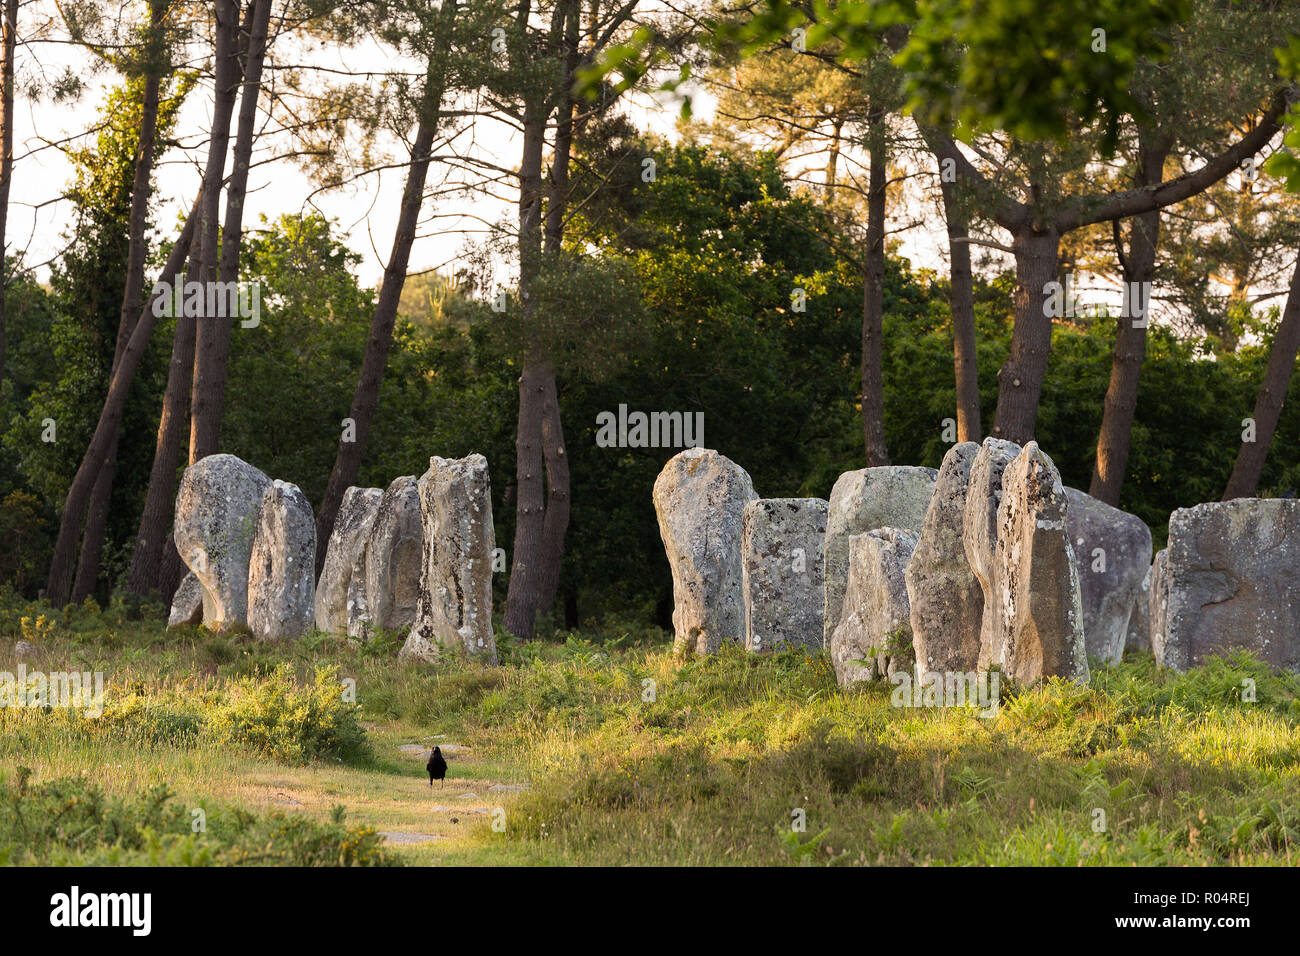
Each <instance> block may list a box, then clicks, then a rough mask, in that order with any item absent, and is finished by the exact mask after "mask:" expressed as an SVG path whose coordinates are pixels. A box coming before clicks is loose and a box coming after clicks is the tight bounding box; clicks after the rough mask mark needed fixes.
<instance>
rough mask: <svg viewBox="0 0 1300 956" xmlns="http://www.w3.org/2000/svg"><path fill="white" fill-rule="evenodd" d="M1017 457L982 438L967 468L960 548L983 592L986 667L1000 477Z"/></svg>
mask: <svg viewBox="0 0 1300 956" xmlns="http://www.w3.org/2000/svg"><path fill="white" fill-rule="evenodd" d="M1019 454H1020V446H1019V445H1017V444H1016V443H1015V442H1010V441H1004V440H1002V439H1001V438H986V439H984V443H983V444H982V445H980V450H979V452H977V453H976V455H975V460H974V461H973V462H971V466H970V480H969V481H968V482H967V485H966V510H965V515H964V518H963V521H962V549H963V550H964V551H965V552H966V562H967V563H968V564H969V565H970V569H971V573H972V574H974V575H975V580H976V581H978V582H979V585H980V590H981V592H982V593H983V604H984V611H983V616H982V618H981V620H980V652H979V660H978V666H979V669H980V670H984V669H985V668H987V667H988V666H989V665H990V664H991V663H992V660H993V651H994V644H995V639H994V631H995V627H996V623H997V590H996V587H995V584H994V580H993V579H994V575H995V573H996V570H997V543H998V506H999V505H1000V504H1001V503H1002V476H1003V474H1004V473H1005V471H1006V468H1007V465H1009V464H1011V463H1012V462H1013V461H1015V459H1016V456H1017V455H1019Z"/></svg>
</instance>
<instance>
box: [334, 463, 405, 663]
mask: <svg viewBox="0 0 1300 956" xmlns="http://www.w3.org/2000/svg"><path fill="white" fill-rule="evenodd" d="M422 520H423V519H422V518H421V515H420V489H419V485H418V482H417V481H416V479H415V476H414V475H406V476H403V477H401V478H398V479H396V480H395V481H394V482H393V483H392V484H390V485H389V486H388V488H387V490H385V491H384V493H383V495H382V496H381V497H380V500H379V506H378V508H377V509H376V511H375V515H374V519H373V520H372V521H371V523H370V532H369V534H367V535H366V538H365V542H364V543H363V545H362V547H361V548H360V551H359V553H358V555H357V560H356V561H355V562H354V564H353V569H352V575H351V580H350V581H349V583H348V635H349V636H351V637H355V638H360V639H362V640H366V639H368V638H369V637H370V635H371V634H372V633H373V632H374V631H375V630H385V631H397V630H405V629H406V628H409V627H410V626H411V623H412V622H413V621H414V620H415V604H416V600H417V598H418V597H419V592H420V562H421V559H422V554H423V547H424V531H423V526H422Z"/></svg>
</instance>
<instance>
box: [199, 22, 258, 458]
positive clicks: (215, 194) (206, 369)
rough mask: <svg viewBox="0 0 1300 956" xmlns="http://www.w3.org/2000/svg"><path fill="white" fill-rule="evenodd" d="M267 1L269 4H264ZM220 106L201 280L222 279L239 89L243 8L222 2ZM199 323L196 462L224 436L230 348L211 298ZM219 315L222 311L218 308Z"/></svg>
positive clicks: (208, 172)
mask: <svg viewBox="0 0 1300 956" xmlns="http://www.w3.org/2000/svg"><path fill="white" fill-rule="evenodd" d="M258 2H263V0H258ZM215 8H216V9H215V13H216V56H215V61H216V62H215V82H214V87H215V94H214V97H215V103H214V106H213V119H212V130H211V138H210V140H209V144H208V163H207V168H206V169H205V170H204V174H203V183H204V187H205V190H206V193H205V198H204V203H203V229H202V232H201V233H200V239H199V256H198V259H199V281H200V282H203V283H209V282H215V281H216V280H217V265H218V263H217V258H218V256H219V255H220V252H219V246H220V241H221V233H220V227H219V223H218V218H219V216H220V212H221V190H220V188H215V189H214V188H212V184H214V183H215V184H217V186H218V187H219V186H220V184H221V182H222V181H223V180H224V178H225V172H226V153H227V151H228V150H229V149H230V119H231V114H232V113H233V112H234V109H235V96H236V93H237V91H238V88H239V80H240V75H239V74H240V65H239V8H238V6H237V5H236V3H235V0H216V3H215ZM204 298H205V306H204V309H203V314H202V315H200V316H199V317H198V319H197V322H196V338H195V344H194V381H193V386H192V388H191V392H190V458H189V461H190V464H191V465H192V464H194V463H195V462H196V461H198V460H199V459H201V458H206V457H207V456H208V455H212V454H215V453H216V452H217V449H218V447H219V443H220V438H221V413H222V408H223V406H224V400H225V380H226V370H225V358H226V356H227V354H228V350H229V348H230V319H228V318H223V317H221V316H218V315H209V314H208V312H207V305H206V300H207V299H208V298H209V297H207V296H205V297H204ZM218 311H219V310H218Z"/></svg>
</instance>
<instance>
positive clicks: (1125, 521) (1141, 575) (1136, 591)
mask: <svg viewBox="0 0 1300 956" xmlns="http://www.w3.org/2000/svg"><path fill="white" fill-rule="evenodd" d="M1065 494H1066V497H1067V498H1068V499H1069V510H1068V512H1067V519H1066V527H1067V530H1068V531H1069V536H1070V543H1071V545H1072V546H1073V548H1074V557H1075V560H1076V561H1077V562H1078V566H1079V590H1080V596H1081V598H1082V601H1083V637H1084V642H1085V644H1086V646H1087V648H1088V653H1089V654H1090V655H1092V656H1093V657H1096V658H1100V659H1101V660H1103V661H1108V662H1111V663H1119V661H1120V659H1121V658H1122V657H1123V656H1124V644H1125V641H1126V640H1127V639H1128V624H1129V618H1130V617H1131V616H1132V613H1133V609H1134V607H1135V606H1136V604H1137V603H1138V599H1139V597H1141V596H1143V595H1142V582H1143V580H1144V579H1145V578H1146V575H1147V572H1148V571H1149V570H1150V568H1151V529H1150V528H1148V527H1147V526H1146V522H1144V521H1143V520H1142V519H1141V518H1139V517H1138V516H1137V515H1131V514H1129V513H1128V512H1126V511H1121V510H1119V509H1118V508H1112V507H1111V506H1110V505H1108V504H1106V503H1105V502H1104V501H1098V500H1097V499H1096V498H1094V497H1092V496H1091V495H1089V494H1087V493H1086V492H1082V491H1079V490H1078V489H1077V488H1066V489H1065Z"/></svg>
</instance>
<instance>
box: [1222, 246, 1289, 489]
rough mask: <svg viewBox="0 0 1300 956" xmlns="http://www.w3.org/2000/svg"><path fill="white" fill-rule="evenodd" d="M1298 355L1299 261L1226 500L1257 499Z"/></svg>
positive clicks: (1239, 451)
mask: <svg viewBox="0 0 1300 956" xmlns="http://www.w3.org/2000/svg"><path fill="white" fill-rule="evenodd" d="M1298 352H1300V261H1297V262H1296V267H1295V271H1294V272H1292V274H1291V289H1290V291H1289V292H1288V293H1287V297H1286V308H1284V309H1283V310H1282V322H1281V324H1279V325H1278V327H1277V331H1276V332H1275V333H1273V344H1272V346H1270V348H1269V351H1268V366H1267V368H1265V370H1264V381H1263V383H1261V385H1260V387H1259V395H1258V397H1257V398H1256V399H1255V414H1254V419H1255V440H1254V441H1253V442H1247V441H1243V442H1242V443H1241V447H1240V448H1239V449H1238V450H1237V460H1236V462H1235V463H1234V464H1233V466H1232V475H1231V477H1230V478H1229V479H1228V487H1227V488H1225V489H1224V491H1223V500H1224V501H1231V500H1232V499H1233V498H1251V497H1254V495H1255V492H1256V491H1257V490H1258V488H1259V479H1260V476H1261V475H1262V474H1263V473H1264V462H1265V460H1266V459H1267V458H1268V448H1269V445H1271V444H1272V442H1273V433H1274V432H1275V431H1277V421H1278V418H1280V417H1281V415H1282V404H1283V403H1284V402H1285V401H1286V393H1287V389H1288V388H1289V387H1290V384H1291V373H1292V371H1294V370H1295V361H1296V354H1297V353H1298Z"/></svg>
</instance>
